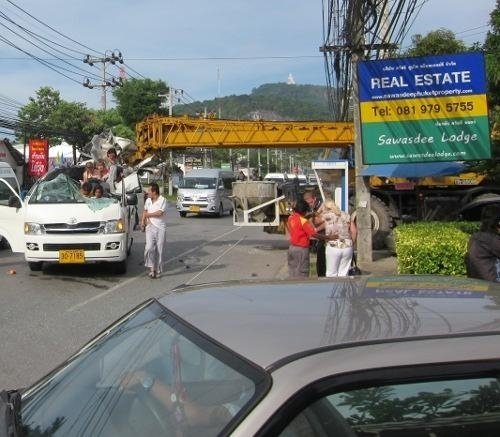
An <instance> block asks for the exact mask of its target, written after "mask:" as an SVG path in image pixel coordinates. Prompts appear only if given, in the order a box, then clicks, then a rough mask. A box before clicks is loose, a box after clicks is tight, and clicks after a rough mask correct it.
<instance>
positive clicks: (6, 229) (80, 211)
mask: <svg viewBox="0 0 500 437" xmlns="http://www.w3.org/2000/svg"><path fill="white" fill-rule="evenodd" d="M82 172H83V167H80V168H71V169H57V170H54V171H53V172H50V173H48V174H46V175H45V176H44V177H43V178H41V179H39V180H38V181H37V182H36V183H35V184H34V185H33V187H32V188H31V190H30V191H29V192H28V194H27V195H26V197H25V199H24V200H21V198H20V197H19V194H18V193H16V190H15V189H14V188H13V187H12V186H11V185H10V184H8V183H7V182H6V181H5V180H2V179H0V192H2V193H4V192H5V193H7V190H9V191H10V193H9V194H10V197H9V201H8V202H7V203H5V202H2V203H1V204H0V234H1V235H3V236H4V237H5V238H6V239H7V241H8V243H9V244H10V246H11V248H12V251H13V252H24V257H25V259H26V261H27V262H28V264H29V267H30V269H31V270H33V271H36V270H41V269H42V266H43V263H58V264H83V263H95V262H107V263H111V264H112V265H113V267H114V270H115V272H116V273H125V271H126V268H127V264H126V262H127V256H128V254H129V252H130V248H131V246H132V237H131V231H132V227H133V223H132V220H133V219H134V217H133V212H134V211H133V208H134V207H135V206H137V195H136V194H134V192H135V191H136V189H137V188H139V189H140V182H139V178H138V176H137V174H136V173H134V174H132V175H130V176H127V178H125V180H124V183H122V184H120V190H121V192H120V193H119V194H117V193H115V194H114V195H111V194H110V195H109V197H103V198H100V199H92V198H87V197H85V196H83V195H82V194H81V193H80V183H79V182H78V180H79V179H80V178H81V174H82ZM134 179H135V181H136V182H134ZM134 186H135V187H134ZM126 187H127V188H126ZM4 197H5V196H4Z"/></svg>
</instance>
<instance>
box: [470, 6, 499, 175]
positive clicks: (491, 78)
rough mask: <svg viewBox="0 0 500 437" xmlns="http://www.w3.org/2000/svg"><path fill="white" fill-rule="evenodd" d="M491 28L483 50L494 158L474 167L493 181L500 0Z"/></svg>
mask: <svg viewBox="0 0 500 437" xmlns="http://www.w3.org/2000/svg"><path fill="white" fill-rule="evenodd" d="M490 18H491V19H490V25H491V29H490V30H489V31H488V34H487V35H486V40H485V42H484V45H483V50H484V54H485V60H486V78H487V81H488V107H489V112H490V121H491V126H492V128H491V130H492V133H493V134H492V140H491V151H492V157H493V159H491V160H489V161H481V162H479V163H478V164H477V165H476V166H474V169H475V170H477V171H479V172H486V173H487V174H488V175H489V177H490V179H491V180H492V181H493V182H496V183H499V182H500V0H497V4H496V7H495V9H494V10H493V11H492V12H491V14H490Z"/></svg>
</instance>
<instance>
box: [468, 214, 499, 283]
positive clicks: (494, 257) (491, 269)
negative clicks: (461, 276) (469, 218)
mask: <svg viewBox="0 0 500 437" xmlns="http://www.w3.org/2000/svg"><path fill="white" fill-rule="evenodd" d="M466 269H467V276H468V277H469V278H476V279H485V280H486V281H492V282H500V207H499V206H496V205H489V206H485V207H484V208H483V210H482V213H481V226H480V228H479V232H475V233H474V234H472V236H471V237H470V239H469V244H468V247H467V255H466Z"/></svg>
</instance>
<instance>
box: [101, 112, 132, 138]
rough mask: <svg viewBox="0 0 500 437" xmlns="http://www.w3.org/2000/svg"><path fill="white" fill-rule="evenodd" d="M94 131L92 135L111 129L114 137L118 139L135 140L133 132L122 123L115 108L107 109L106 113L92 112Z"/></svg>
mask: <svg viewBox="0 0 500 437" xmlns="http://www.w3.org/2000/svg"><path fill="white" fill-rule="evenodd" d="M93 116H94V119H95V120H94V123H95V129H94V133H99V132H103V131H105V130H107V129H111V131H112V132H113V134H114V135H116V136H118V137H123V138H128V139H130V140H133V139H134V138H135V131H134V129H131V128H130V127H129V126H127V125H126V124H125V123H124V122H123V118H122V117H121V115H120V114H119V113H118V110H117V109H116V108H112V109H108V110H107V111H103V110H97V111H94V112H93Z"/></svg>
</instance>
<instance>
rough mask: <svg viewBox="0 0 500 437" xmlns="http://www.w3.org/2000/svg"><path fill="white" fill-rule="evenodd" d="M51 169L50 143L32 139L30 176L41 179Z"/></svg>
mask: <svg viewBox="0 0 500 437" xmlns="http://www.w3.org/2000/svg"><path fill="white" fill-rule="evenodd" d="M48 169H49V141H48V140H41V139H37V138H32V139H31V140H29V164H28V174H29V175H30V176H33V177H40V176H43V175H44V174H45V173H47V171H48Z"/></svg>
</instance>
